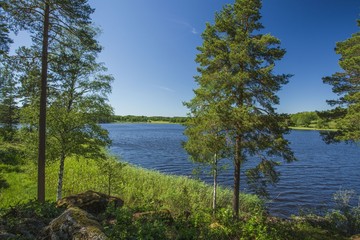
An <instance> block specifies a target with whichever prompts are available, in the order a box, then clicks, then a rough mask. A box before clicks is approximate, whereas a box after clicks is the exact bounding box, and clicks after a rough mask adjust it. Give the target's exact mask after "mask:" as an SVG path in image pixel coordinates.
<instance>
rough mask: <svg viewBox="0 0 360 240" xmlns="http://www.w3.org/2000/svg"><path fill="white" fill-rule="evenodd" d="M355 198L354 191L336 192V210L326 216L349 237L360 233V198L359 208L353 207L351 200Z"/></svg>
mask: <svg viewBox="0 0 360 240" xmlns="http://www.w3.org/2000/svg"><path fill="white" fill-rule="evenodd" d="M355 196H356V194H355V192H354V191H353V190H339V191H338V192H336V193H335V194H334V201H335V204H336V209H335V210H333V211H331V212H329V213H328V214H327V216H326V218H327V219H328V220H329V221H330V223H331V224H332V226H333V227H334V228H335V229H337V230H338V231H340V232H342V233H344V234H345V235H348V236H351V235H354V234H359V233H360V198H359V204H358V205H357V206H352V205H351V200H352V199H353V198H354V197H355Z"/></svg>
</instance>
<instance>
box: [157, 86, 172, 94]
mask: <svg viewBox="0 0 360 240" xmlns="http://www.w3.org/2000/svg"><path fill="white" fill-rule="evenodd" d="M156 87H157V88H158V89H161V90H164V91H166V92H172V93H174V92H175V90H173V89H171V88H168V87H164V86H156Z"/></svg>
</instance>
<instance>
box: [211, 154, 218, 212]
mask: <svg viewBox="0 0 360 240" xmlns="http://www.w3.org/2000/svg"><path fill="white" fill-rule="evenodd" d="M217 163H218V162H217V156H216V154H215V156H214V190H213V204H212V205H213V206H212V207H213V214H215V211H216V194H217V192H216V190H217V175H218V172H217V171H218V166H217Z"/></svg>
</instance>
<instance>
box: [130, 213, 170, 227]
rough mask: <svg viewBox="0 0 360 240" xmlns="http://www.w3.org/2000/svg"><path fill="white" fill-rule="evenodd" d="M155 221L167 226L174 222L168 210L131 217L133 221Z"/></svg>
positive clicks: (136, 214)
mask: <svg viewBox="0 0 360 240" xmlns="http://www.w3.org/2000/svg"><path fill="white" fill-rule="evenodd" d="M155 220H160V221H162V222H164V223H167V224H168V225H171V224H172V223H173V222H174V219H173V217H172V216H171V213H170V211H169V210H160V211H148V212H139V213H134V215H133V221H142V222H153V221H155Z"/></svg>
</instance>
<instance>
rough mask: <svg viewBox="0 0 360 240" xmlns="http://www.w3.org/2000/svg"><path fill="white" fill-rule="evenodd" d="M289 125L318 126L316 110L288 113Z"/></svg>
mask: <svg viewBox="0 0 360 240" xmlns="http://www.w3.org/2000/svg"><path fill="white" fill-rule="evenodd" d="M290 120H291V126H296V127H318V126H319V125H320V123H319V120H320V118H319V116H318V115H317V113H316V112H299V113H295V114H291V115H290Z"/></svg>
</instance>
